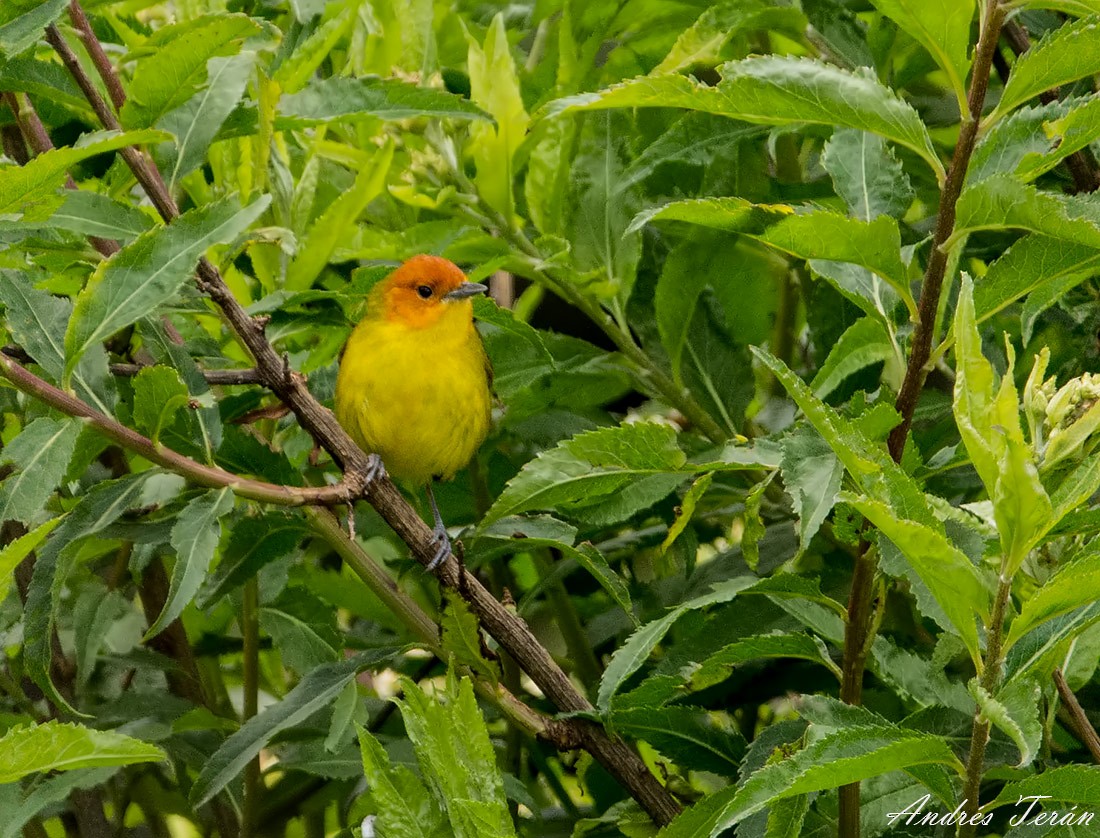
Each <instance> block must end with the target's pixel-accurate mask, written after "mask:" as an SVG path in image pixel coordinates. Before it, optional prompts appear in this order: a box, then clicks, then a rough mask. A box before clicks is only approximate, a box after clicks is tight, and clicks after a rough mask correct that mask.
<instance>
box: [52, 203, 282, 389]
mask: <svg viewBox="0 0 1100 838" xmlns="http://www.w3.org/2000/svg"><path fill="white" fill-rule="evenodd" d="M269 203H270V198H268V197H267V196H264V197H262V198H261V199H259V200H257V201H254V202H253V203H252V204H251V205H250V206H248V207H245V208H244V209H240V208H239V207H238V206H237V203H236V201H235V200H233V199H232V198H225V199H222V200H221V201H218V202H216V203H213V204H208V205H207V206H204V207H198V208H196V209H193V210H190V211H189V212H186V213H184V214H183V215H181V216H180V217H179V218H177V219H176V220H175V221H173V222H172V223H171V224H168V225H167V226H164V227H157V228H156V229H154V230H151V231H149V232H148V233H145V234H144V235H142V236H140V237H138V238H137V240H135V241H134V242H133V243H132V244H130V245H127V246H126V247H124V248H123V249H122V250H120V251H119V252H118V253H116V254H115V255H114V256H112V257H111V258H110V259H107V260H105V261H104V262H101V263H100V265H99V267H98V268H96V271H95V273H94V274H93V275H92V278H91V279H89V280H88V284H87V285H86V286H85V288H84V290H83V291H81V292H80V295H79V296H78V297H77V299H76V305H75V306H74V308H73V316H72V318H71V319H70V320H69V327H68V329H67V330H66V332H65V354H66V363H65V371H66V373H69V372H71V371H72V369H73V368H74V367H75V366H76V364H77V362H78V361H79V360H80V357H81V355H83V353H84V352H85V351H86V350H87V348H88V347H89V346H91V345H92V344H95V343H99V342H101V341H103V340H105V339H106V338H108V337H110V336H111V335H113V334H114V333H115V332H117V331H118V330H119V329H122V328H124V327H125V326H128V325H130V324H131V323H134V322H136V321H138V320H140V319H141V318H142V317H144V316H145V315H147V314H150V313H151V312H153V311H154V310H155V309H156V308H157V306H159V305H161V304H163V303H166V302H168V301H169V300H171V299H173V298H174V297H175V296H176V294H178V293H179V291H180V289H181V288H182V287H183V285H184V283H185V282H187V280H188V279H189V278H190V276H191V273H192V271H194V269H195V265H196V263H197V262H198V261H199V258H200V257H201V256H202V255H203V254H204V253H205V252H206V250H207V249H208V248H209V247H210V246H211V245H214V244H222V243H225V242H228V241H232V240H233V239H234V238H235V237H237V236H238V235H240V234H241V233H242V232H244V231H245V230H246V229H248V226H249V225H250V224H252V222H253V221H255V220H256V219H257V218H259V217H260V215H261V214H262V213H263V212H264V210H265V209H267V206H268V204H269Z"/></svg>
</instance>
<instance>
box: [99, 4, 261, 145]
mask: <svg viewBox="0 0 1100 838" xmlns="http://www.w3.org/2000/svg"><path fill="white" fill-rule="evenodd" d="M259 32H260V27H259V24H257V23H256V22H255V21H254V20H252V19H251V18H249V17H248V16H247V15H242V14H220V15H205V16H203V17H200V18H196V19H194V20H188V21H184V22H181V23H173V24H169V25H167V26H164V27H161V28H160V29H158V30H157V31H156V32H155V33H154V34H153V35H152V36H151V37H150V38H149V39H148V40H147V41H146V42H145V44H144V45H143V46H142V47H141V50H140V51H141V52H142V53H143V56H142V57H141V58H139V59H138V62H137V64H136V65H135V66H134V72H133V78H132V79H131V81H130V84H129V86H128V88H127V91H126V104H125V105H123V107H122V110H121V111H120V112H119V119H120V120H121V122H122V124H123V125H124V126H125V127H127V128H148V127H150V126H152V125H156V124H157V123H158V122H159V121H160V120H161V118H162V117H164V116H165V115H166V114H168V113H170V112H172V111H174V110H175V109H176V108H179V107H180V106H181V105H183V104H185V103H186V102H187V101H188V100H189V99H190V98H191V97H192V96H194V95H195V93H197V92H198V91H199V89H200V88H201V87H202V86H203V85H204V84H206V81H207V62H209V61H210V59H212V58H215V57H217V56H225V55H233V54H235V53H237V52H239V51H240V48H241V44H242V43H243V42H244V40H245V39H246V38H249V37H251V36H253V35H256V34H258V33H259ZM164 127H168V126H164Z"/></svg>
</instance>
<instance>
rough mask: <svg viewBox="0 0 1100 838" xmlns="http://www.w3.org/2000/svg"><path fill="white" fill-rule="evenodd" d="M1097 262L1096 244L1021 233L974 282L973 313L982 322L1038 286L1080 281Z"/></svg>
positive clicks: (1099, 260)
mask: <svg viewBox="0 0 1100 838" xmlns="http://www.w3.org/2000/svg"><path fill="white" fill-rule="evenodd" d="M1097 265H1100V250H1098V249H1097V248H1096V247H1092V246H1089V245H1086V244H1074V243H1072V242H1068V241H1065V240H1060V239H1057V238H1053V237H1051V236H1044V235H1038V234H1033V235H1030V236H1024V237H1023V238H1022V239H1020V240H1019V241H1017V242H1016V243H1014V244H1013V245H1012V247H1010V248H1009V249H1008V250H1007V251H1006V252H1005V253H1003V254H1001V257H1000V258H999V259H997V260H996V261H995V262H994V263H993V264H992V265H990V266H989V271H988V272H987V273H986V275H985V276H984V277H982V278H981V280H980V281H979V282H978V283H977V285H976V286H975V288H974V309H975V316H976V318H977V320H978V322H982V321H984V320H987V319H988V318H990V317H992V316H993V315H994V314H996V313H997V312H999V311H1002V310H1004V309H1005V308H1007V307H1008V306H1009V305H1011V304H1012V303H1014V302H1016V300H1019V299H1022V298H1023V297H1026V296H1027V295H1028V294H1031V293H1033V292H1034V291H1036V290H1038V289H1042V288H1047V287H1050V286H1051V285H1052V284H1056V283H1059V284H1060V283H1061V282H1062V281H1066V280H1071V279H1074V278H1076V281H1077V282H1083V281H1084V280H1085V279H1086V278H1087V277H1088V276H1089V274H1090V272H1091V271H1094V270H1095V269H1096V266H1097ZM1063 287H1064V290H1066V291H1068V290H1069V288H1068V287H1065V286H1063Z"/></svg>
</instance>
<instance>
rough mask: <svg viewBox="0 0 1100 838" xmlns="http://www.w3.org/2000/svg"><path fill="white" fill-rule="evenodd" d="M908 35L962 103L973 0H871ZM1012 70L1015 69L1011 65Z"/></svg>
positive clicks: (968, 62) (967, 66) (967, 62)
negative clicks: (937, 66)
mask: <svg viewBox="0 0 1100 838" xmlns="http://www.w3.org/2000/svg"><path fill="white" fill-rule="evenodd" d="M872 2H873V3H874V5H875V8H877V9H878V10H879V11H880V12H882V13H883V14H884V15H886V16H888V17H890V18H891V19H892V20H893V21H894V22H895V23H896V24H897V25H898V28H899V29H901V31H902V32H905V33H906V34H908V35H909V36H910V37H912V38H913V39H915V40H916V41H917V43H919V44H920V45H921V46H922V47H924V48H925V49H926V50H928V52H929V53H931V55H932V57H933V58H934V59H935V60H936V63H937V64H939V65H940V67H941V68H942V69H943V70H944V71H945V72H946V73H947V78H948V80H949V81H950V82H951V87H952V89H953V90H954V91H955V95H956V97H957V98H958V100H959V102H960V103H961V104H965V103H966V76H967V73H968V72H969V71H970V59H969V58H967V48H968V47H969V46H970V21H971V20H972V19H973V17H974V8H975V2H974V0H872ZM1013 72H1014V73H1015V72H1016V71H1015V69H1013Z"/></svg>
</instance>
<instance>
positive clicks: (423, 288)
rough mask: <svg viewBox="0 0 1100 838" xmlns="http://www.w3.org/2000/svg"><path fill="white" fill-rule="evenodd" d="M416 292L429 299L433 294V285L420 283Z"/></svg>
mask: <svg viewBox="0 0 1100 838" xmlns="http://www.w3.org/2000/svg"><path fill="white" fill-rule="evenodd" d="M416 293H417V294H419V295H420V297H421V298H422V299H425V300H426V299H428V297H430V296H431V295H432V286H430V285H419V286H417V289H416Z"/></svg>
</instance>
